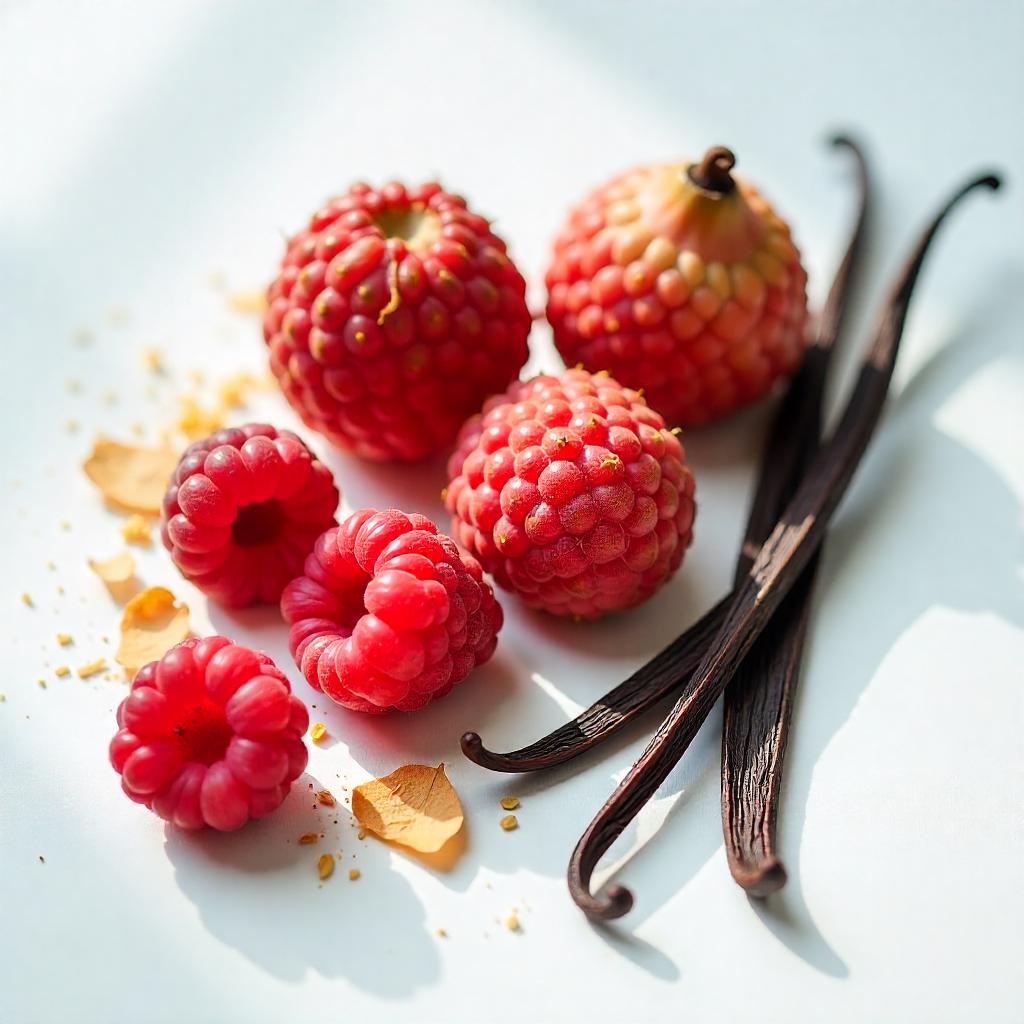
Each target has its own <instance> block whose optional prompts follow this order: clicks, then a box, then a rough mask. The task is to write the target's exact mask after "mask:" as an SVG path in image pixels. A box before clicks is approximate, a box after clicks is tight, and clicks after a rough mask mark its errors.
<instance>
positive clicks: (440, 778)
mask: <svg viewBox="0 0 1024 1024" xmlns="http://www.w3.org/2000/svg"><path fill="white" fill-rule="evenodd" d="M352 812H353V814H355V816H356V819H357V820H358V821H359V823H360V824H361V825H362V826H363V827H364V828H367V829H369V831H371V832H374V833H375V834H376V835H378V836H380V837H381V838H382V839H388V840H391V841H392V842H395V843H399V844H400V845H402V846H408V847H409V848H410V849H413V850H417V851H419V852H420V853H435V852H437V851H438V850H440V849H441V847H442V846H444V844H445V843H447V842H448V840H449V839H451V838H452V836H454V835H456V834H457V833H458V832H459V831H460V829H461V828H462V824H463V820H464V816H463V813H462V804H461V803H460V802H459V797H458V795H457V794H456V792H455V790H454V789H453V788H452V784H451V783H450V782H449V781H448V776H447V775H445V771H444V765H443V764H439V765H438V766H437V767H436V768H431V767H429V766H428V765H425V764H410V765H405V766H404V767H402V768H399V769H398V770H397V771H394V772H392V773H391V774H390V775H387V776H385V777H384V778H382V779H373V780H372V781H370V782H364V783H363V784H362V785H361V786H357V787H356V788H355V789H354V790H353V791H352Z"/></svg>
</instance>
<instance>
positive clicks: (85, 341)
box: [71, 327, 96, 348]
mask: <svg viewBox="0 0 1024 1024" xmlns="http://www.w3.org/2000/svg"><path fill="white" fill-rule="evenodd" d="M71 338H72V340H73V341H74V343H75V344H76V345H81V346H82V348H85V347H86V345H91V344H92V343H93V342H94V341H95V340H96V335H95V334H93V333H92V331H90V330H89V328H88V327H79V328H78V330H77V331H75V333H74V334H72V335H71Z"/></svg>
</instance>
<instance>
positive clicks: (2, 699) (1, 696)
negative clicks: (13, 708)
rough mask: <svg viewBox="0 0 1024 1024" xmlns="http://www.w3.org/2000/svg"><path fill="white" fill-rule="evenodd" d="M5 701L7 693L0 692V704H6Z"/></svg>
mask: <svg viewBox="0 0 1024 1024" xmlns="http://www.w3.org/2000/svg"><path fill="white" fill-rule="evenodd" d="M6 703H7V694H6V693H0V704H6Z"/></svg>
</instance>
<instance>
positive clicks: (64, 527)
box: [60, 519, 71, 530]
mask: <svg viewBox="0 0 1024 1024" xmlns="http://www.w3.org/2000/svg"><path fill="white" fill-rule="evenodd" d="M60 528H61V529H62V530H70V529H71V524H70V523H69V522H68V521H67V520H66V519H62V520H61V521H60Z"/></svg>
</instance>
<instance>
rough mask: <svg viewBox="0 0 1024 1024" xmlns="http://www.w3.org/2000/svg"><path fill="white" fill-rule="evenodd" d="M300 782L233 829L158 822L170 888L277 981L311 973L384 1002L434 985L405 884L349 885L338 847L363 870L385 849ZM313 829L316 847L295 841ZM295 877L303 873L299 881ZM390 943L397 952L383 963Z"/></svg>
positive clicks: (380, 863)
mask: <svg viewBox="0 0 1024 1024" xmlns="http://www.w3.org/2000/svg"><path fill="white" fill-rule="evenodd" d="M310 783H312V789H320V788H321V784H320V782H318V781H316V780H313V779H311V777H310V776H308V775H303V776H301V777H300V778H299V779H298V780H297V781H296V783H295V787H294V788H293V790H292V793H291V794H290V795H289V797H288V799H287V800H286V801H285V804H284V805H283V806H282V807H281V809H280V810H279V811H277V812H276V813H275V814H273V815H271V816H270V817H269V818H266V819H264V820H262V821H260V822H255V823H250V824H249V825H248V826H246V828H244V829H242V830H241V831H239V832H233V833H229V834H223V833H216V832H213V831H212V830H209V829H208V830H205V831H203V832H200V833H195V834H185V833H182V832H180V831H178V830H177V829H174V828H172V827H168V828H167V829H166V830H165V841H164V849H165V851H166V853H167V857H168V859H169V860H170V862H171V864H172V865H173V866H174V878H175V881H176V883H177V885H178V887H179V888H180V889H181V891H182V893H183V894H184V895H185V897H186V898H187V899H189V900H190V901H191V902H192V903H193V904H194V905H195V907H196V909H197V911H198V912H199V917H200V919H201V921H202V923H203V925H204V926H205V927H206V928H207V929H208V930H209V931H210V933H211V934H213V935H214V936H216V938H217V939H218V940H220V941H221V942H223V943H225V944H226V945H228V946H231V947H233V948H234V949H237V950H238V951H239V952H240V953H242V954H243V955H244V956H245V957H247V958H248V959H249V960H251V961H252V962H253V963H254V964H256V965H257V966H258V967H260V968H261V969H263V970H264V971H267V972H268V973H270V974H273V975H275V976H276V977H279V978H281V979H283V980H286V981H291V982H297V981H301V980H302V979H303V978H304V976H305V975H306V974H307V973H308V972H316V973H318V974H320V975H322V976H323V977H325V978H346V979H348V980H349V981H351V982H352V983H353V984H354V985H357V986H358V987H360V988H362V989H365V990H367V991H370V992H373V993H374V994H375V995H377V996H379V997H381V998H384V999H388V1000H395V999H402V998H405V997H407V996H409V995H410V994H411V993H413V992H414V991H416V990H417V989H419V988H421V987H423V986H426V985H430V984H432V983H434V982H436V981H437V979H438V977H439V973H440V959H439V957H438V953H437V950H436V948H435V944H434V942H433V941H432V939H431V938H430V936H429V935H428V933H427V929H426V923H425V915H424V910H423V907H422V905H421V903H420V901H419V899H418V898H417V897H416V896H415V894H414V893H413V891H412V889H411V887H410V886H409V883H408V882H406V881H405V879H404V878H402V877H401V875H399V874H398V873H396V872H394V871H388V877H387V882H386V884H377V885H373V887H372V890H371V889H370V888H368V887H367V883H366V881H363V882H362V884H360V883H359V882H351V881H349V879H348V878H347V871H348V868H349V867H350V866H352V863H353V861H352V860H351V859H350V857H351V855H350V854H349V853H348V852H347V851H349V850H351V849H352V848H353V847H355V846H357V845H358V847H359V850H360V854H361V856H362V858H363V859H362V860H360V864H361V865H362V866H363V869H364V870H365V864H366V862H367V860H368V859H372V862H373V865H374V867H373V873H379V872H382V871H383V870H385V863H386V855H385V854H384V852H383V851H382V850H375V849H373V848H372V847H364V844H362V843H359V842H358V840H356V839H355V837H354V826H353V824H352V821H351V815H350V814H349V812H348V811H347V810H346V809H345V808H343V807H342V806H341V805H340V804H338V805H337V806H335V807H332V808H324V807H319V808H317V807H315V806H314V803H313V799H312V791H311V789H310ZM335 821H337V823H338V824H337V825H335V824H334V822H335ZM320 831H324V832H326V833H327V834H326V836H325V837H324V839H322V840H321V841H320V842H319V843H317V844H315V845H312V846H300V845H299V844H298V842H297V839H298V837H299V836H300V835H302V834H303V833H304V832H320ZM339 847H340V848H341V851H342V853H341V856H340V859H339V861H338V864H337V868H336V870H335V872H334V874H333V875H332V876H331V877H330V878H329V879H328V880H327V881H326V882H324V883H322V884H321V883H320V882H319V881H318V878H317V870H316V862H317V858H318V857H319V855H320V854H321V853H325V852H331V853H334V852H336V851H337V850H338V849H339ZM298 874H301V875H303V876H305V878H304V879H303V882H302V883H301V884H295V876H296V875H298ZM398 940H400V941H401V946H402V951H403V954H402V957H401V959H400V961H398V960H395V962H394V963H392V964H391V966H390V967H388V966H385V965H387V964H388V961H389V957H392V956H393V950H394V948H395V944H396V942H397V941H398Z"/></svg>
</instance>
